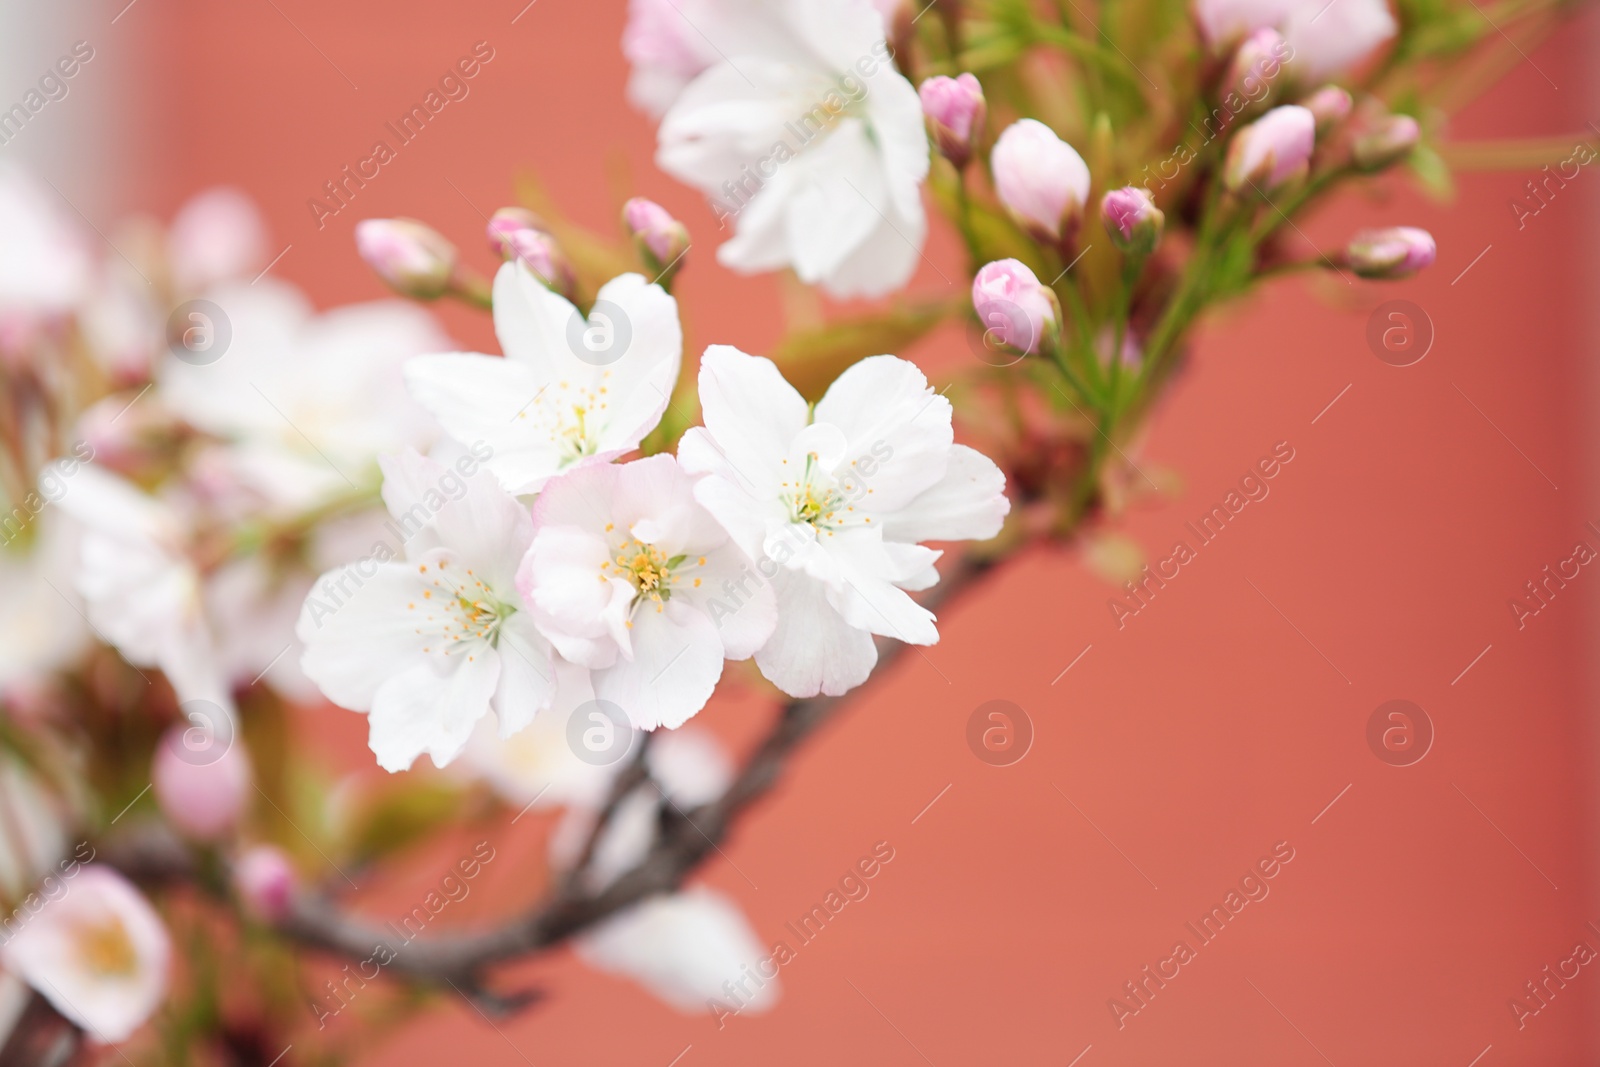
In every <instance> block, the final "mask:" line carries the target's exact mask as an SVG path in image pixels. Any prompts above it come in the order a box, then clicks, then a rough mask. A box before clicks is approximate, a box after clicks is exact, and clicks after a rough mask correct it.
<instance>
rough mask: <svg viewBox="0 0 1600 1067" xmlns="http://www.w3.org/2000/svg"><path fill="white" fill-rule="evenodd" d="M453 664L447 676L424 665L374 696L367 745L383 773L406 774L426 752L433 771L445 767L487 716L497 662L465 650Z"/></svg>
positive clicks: (497, 677)
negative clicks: (431, 762)
mask: <svg viewBox="0 0 1600 1067" xmlns="http://www.w3.org/2000/svg"><path fill="white" fill-rule="evenodd" d="M483 648H484V649H487V648H488V646H487V645H484V646H483ZM451 658H452V661H453V662H452V663H451V664H450V666H449V668H448V669H447V671H446V672H444V673H441V672H440V670H439V669H438V668H437V667H436V665H435V661H433V660H423V661H422V662H419V663H418V664H417V665H416V666H414V667H412V668H411V669H410V670H408V671H406V672H404V673H403V674H397V675H395V676H394V677H392V678H390V679H389V680H388V681H386V682H384V683H383V684H382V685H380V686H379V687H378V690H377V692H376V693H375V694H374V695H373V698H372V711H371V712H370V713H369V714H368V716H367V720H368V736H367V744H368V746H369V747H370V748H371V749H372V752H373V754H374V755H376V756H377V757H378V765H379V766H380V767H382V768H383V769H384V770H386V771H390V772H394V771H403V770H407V769H408V768H410V766H411V764H412V763H413V762H415V761H416V758H417V757H418V756H420V755H422V754H423V753H424V752H426V753H427V754H428V755H430V756H432V757H433V763H434V766H436V767H443V766H445V765H447V764H448V763H449V762H450V761H451V760H453V759H455V758H456V756H458V755H460V753H461V750H462V749H463V748H464V747H466V744H467V739H468V738H469V737H471V736H472V729H473V727H474V726H476V725H477V722H478V720H479V719H481V718H483V716H484V714H485V713H486V712H488V710H489V699H490V698H491V697H492V696H493V695H494V691H495V686H496V684H497V683H498V682H499V680H500V659H499V657H498V656H492V655H483V654H482V653H481V650H480V651H479V652H478V653H471V652H468V651H467V650H465V649H462V650H460V651H458V652H457V653H456V654H455V655H454V656H452V657H451Z"/></svg>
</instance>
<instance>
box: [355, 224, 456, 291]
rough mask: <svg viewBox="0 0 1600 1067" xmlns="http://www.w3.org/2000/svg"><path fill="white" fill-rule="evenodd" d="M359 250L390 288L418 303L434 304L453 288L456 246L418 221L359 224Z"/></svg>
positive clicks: (357, 239) (357, 241) (357, 240)
mask: <svg viewBox="0 0 1600 1067" xmlns="http://www.w3.org/2000/svg"><path fill="white" fill-rule="evenodd" d="M356 250H357V251H359V252H360V253H361V258H362V259H364V260H366V261H367V266H369V267H371V268H372V269H373V270H374V271H375V272H377V275H378V277H380V278H382V279H383V280H384V282H386V283H387V284H388V286H389V288H391V289H393V290H394V291H395V292H397V293H399V294H400V295H401V296H409V297H412V298H413V299H416V300H434V299H436V298H438V297H441V296H443V295H444V294H445V292H446V290H448V289H449V288H450V278H451V276H452V275H453V274H454V273H455V269H456V250H455V246H454V245H452V244H451V243H450V242H449V241H446V240H445V239H444V238H443V237H442V236H440V234H439V233H438V232H437V231H436V230H434V229H433V228H432V227H430V226H427V225H425V224H424V223H421V222H417V221H416V220H415V219H366V220H364V221H362V222H358V223H356Z"/></svg>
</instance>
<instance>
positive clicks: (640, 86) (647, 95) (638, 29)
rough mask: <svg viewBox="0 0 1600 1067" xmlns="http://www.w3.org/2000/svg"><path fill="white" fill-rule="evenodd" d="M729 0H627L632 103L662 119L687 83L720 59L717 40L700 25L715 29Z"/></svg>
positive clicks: (625, 50)
mask: <svg viewBox="0 0 1600 1067" xmlns="http://www.w3.org/2000/svg"><path fill="white" fill-rule="evenodd" d="M726 6H727V0H721V2H720V3H719V2H718V0H628V24H627V26H626V27H624V29H623V31H622V54H623V55H624V56H626V57H627V59H628V62H629V63H630V64H631V65H632V68H633V71H632V73H631V74H630V75H629V77H628V102H629V103H631V104H632V105H633V106H634V107H636V108H638V109H639V110H641V111H643V112H645V113H646V114H647V115H649V116H650V117H651V118H656V119H659V118H660V117H661V116H662V115H664V114H666V111H667V108H669V107H671V106H672V102H673V101H674V100H676V99H678V94H680V93H682V92H683V87H684V86H686V85H688V84H689V83H690V82H691V81H693V80H694V79H695V77H696V76H697V75H699V74H700V73H701V72H702V71H704V70H707V69H709V68H710V67H712V66H713V65H715V64H716V62H717V61H718V59H719V58H720V57H719V56H718V55H717V46H716V44H715V43H714V42H713V41H712V40H711V39H710V38H708V37H707V36H706V35H705V33H704V32H703V31H702V30H701V29H700V27H701V26H705V27H708V28H710V29H711V30H713V31H716V30H717V29H718V28H719V26H720V23H721V12H720V11H719V10H718V9H719V8H722V7H726Z"/></svg>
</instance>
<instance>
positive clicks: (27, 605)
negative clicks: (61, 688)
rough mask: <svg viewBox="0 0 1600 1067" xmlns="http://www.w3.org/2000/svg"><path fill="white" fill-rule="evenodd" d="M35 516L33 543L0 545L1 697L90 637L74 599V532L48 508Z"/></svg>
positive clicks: (73, 654)
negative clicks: (0, 591) (22, 545)
mask: <svg viewBox="0 0 1600 1067" xmlns="http://www.w3.org/2000/svg"><path fill="white" fill-rule="evenodd" d="M33 521H34V522H35V523H36V524H37V525H36V527H35V536H34V538H33V543H32V544H31V545H29V546H27V547H25V548H24V547H21V546H19V547H16V548H0V590H3V591H4V593H3V595H0V697H5V696H11V695H15V693H16V691H19V690H29V689H32V688H33V687H35V686H36V685H37V684H38V683H40V682H41V681H43V680H44V678H45V676H47V675H48V674H50V673H51V672H53V671H55V670H57V669H59V668H61V667H63V666H65V665H67V664H68V663H71V662H72V661H73V660H75V659H76V658H77V657H78V655H79V654H80V653H81V652H82V651H83V649H84V646H85V645H86V644H87V642H88V639H89V628H88V627H87V626H86V625H85V624H84V619H83V615H82V614H81V611H80V609H79V607H78V605H77V604H76V603H75V602H74V601H73V599H72V598H74V597H76V596H77V590H76V589H75V588H74V586H73V576H74V574H75V573H76V566H75V560H76V557H77V537H76V533H75V531H72V530H70V529H68V524H67V523H65V522H62V521H61V520H60V517H59V516H57V515H55V514H53V513H52V512H51V511H50V509H48V508H47V509H45V510H44V511H41V512H40V514H39V515H38V516H37V517H36V518H35V519H34V520H33Z"/></svg>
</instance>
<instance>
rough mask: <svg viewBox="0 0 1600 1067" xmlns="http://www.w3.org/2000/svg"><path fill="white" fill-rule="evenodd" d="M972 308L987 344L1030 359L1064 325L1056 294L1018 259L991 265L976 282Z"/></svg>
mask: <svg viewBox="0 0 1600 1067" xmlns="http://www.w3.org/2000/svg"><path fill="white" fill-rule="evenodd" d="M972 308H973V310H974V311H976V312H977V313H978V322H979V323H980V324H981V325H982V326H983V328H984V338H985V340H986V341H989V340H992V341H993V342H995V343H996V344H999V345H1004V346H1006V347H1008V348H1014V349H1016V350H1017V351H1019V352H1024V353H1027V354H1029V355H1032V354H1033V353H1035V352H1037V351H1039V347H1040V345H1041V344H1042V343H1043V341H1044V340H1045V338H1047V337H1050V336H1052V335H1053V334H1054V333H1055V330H1056V323H1058V322H1060V321H1061V304H1060V302H1059V301H1058V300H1057V299H1056V294H1055V293H1054V292H1053V291H1052V290H1051V289H1050V288H1049V287H1048V286H1046V285H1044V284H1042V283H1041V282H1040V281H1039V279H1038V277H1037V276H1036V275H1035V274H1034V273H1033V271H1031V270H1029V269H1028V268H1027V266H1026V265H1025V264H1023V263H1021V262H1019V261H1017V260H1015V259H1001V260H996V261H995V262H993V263H987V264H985V265H984V266H983V268H982V269H981V270H979V271H978V276H977V277H976V278H974V279H973V280H972Z"/></svg>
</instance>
